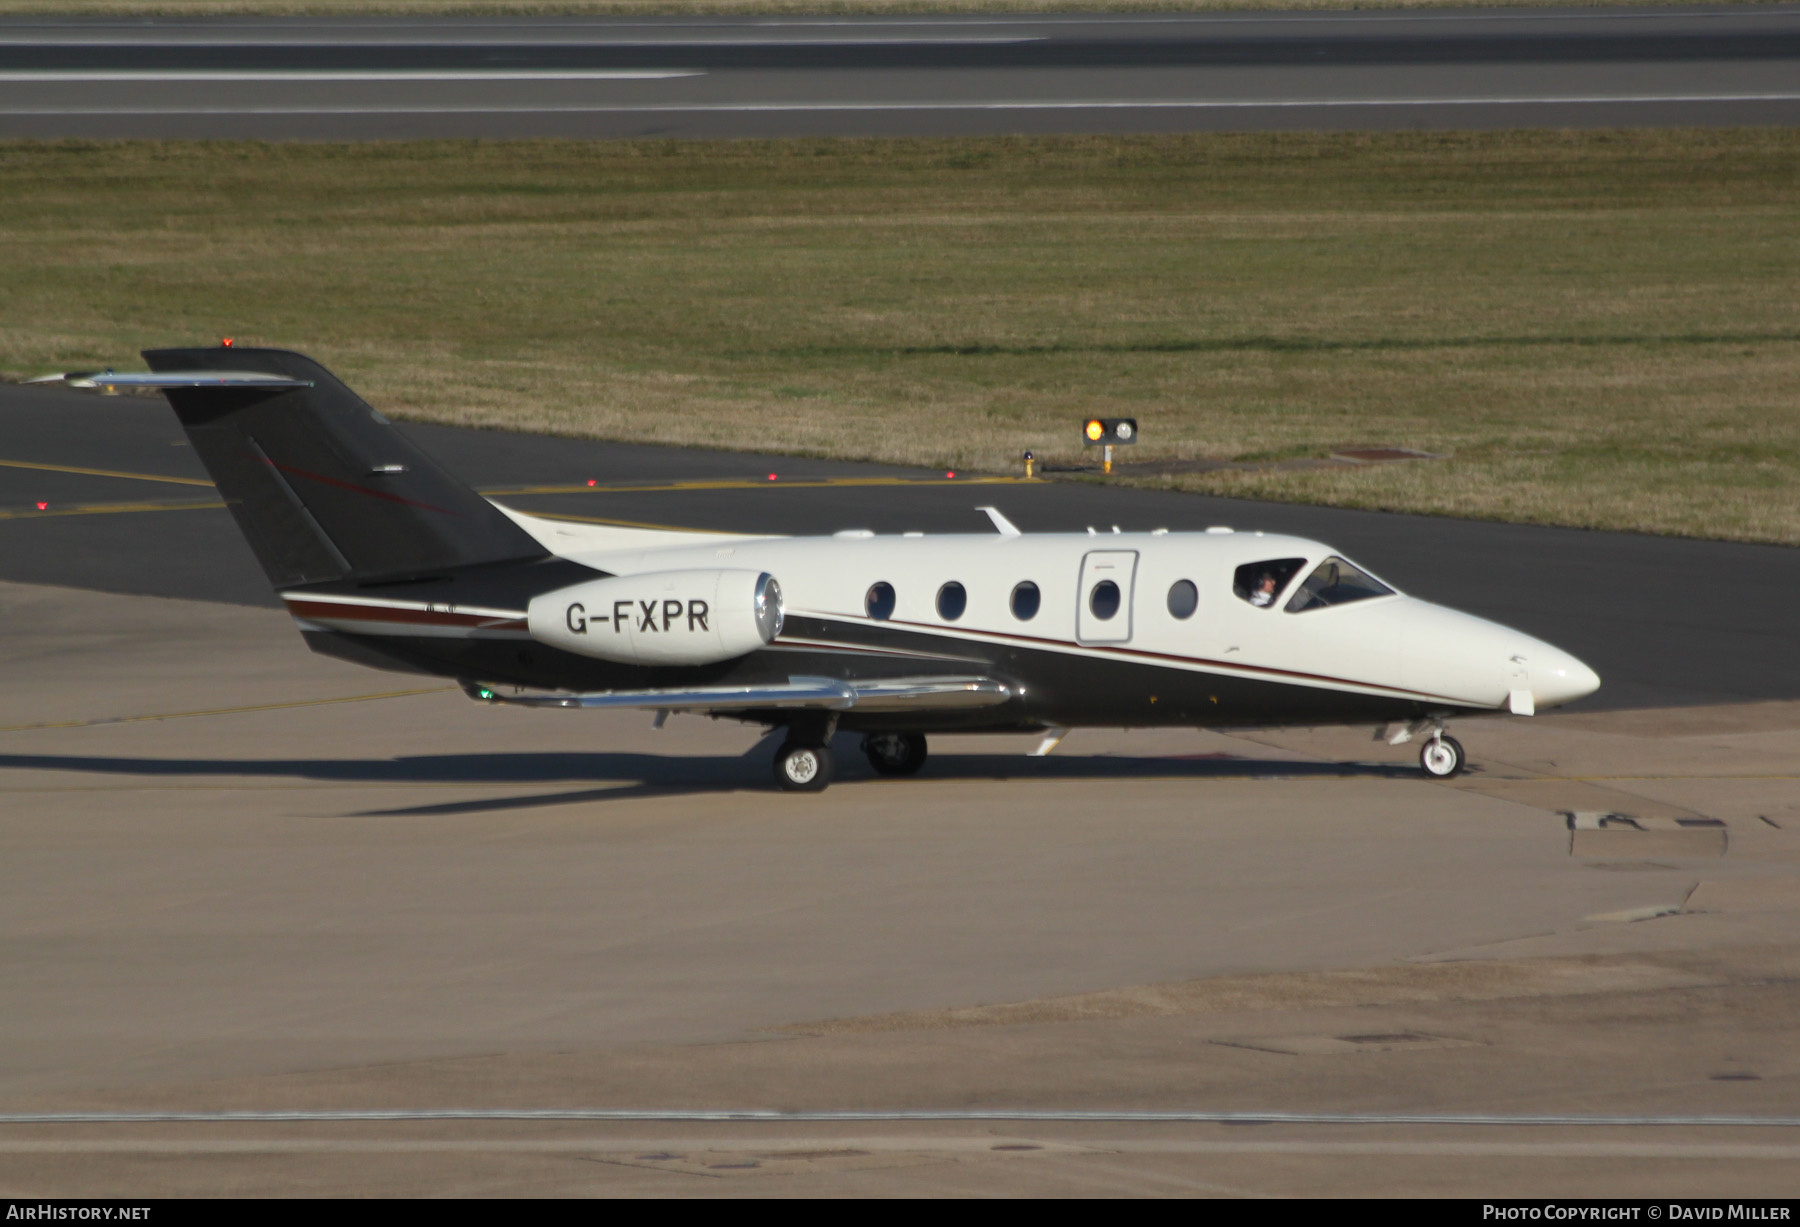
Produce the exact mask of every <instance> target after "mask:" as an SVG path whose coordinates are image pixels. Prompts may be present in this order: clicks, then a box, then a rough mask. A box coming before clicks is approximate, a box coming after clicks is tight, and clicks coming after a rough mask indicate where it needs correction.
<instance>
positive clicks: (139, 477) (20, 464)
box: [0, 460, 213, 489]
mask: <svg viewBox="0 0 1800 1227" xmlns="http://www.w3.org/2000/svg"><path fill="white" fill-rule="evenodd" d="M0 468H6V469H39V470H41V471H43V472H46V473H79V474H81V475H82V476H83V477H125V478H129V479H131V480H133V481H163V482H168V483H170V484H171V485H176V486H206V487H208V488H209V489H210V488H212V484H213V483H212V482H211V481H210V480H206V479H202V478H199V477H169V476H167V475H165V474H162V473H127V472H125V471H123V470H120V469H89V468H83V467H82V466H80V465H75V464H43V463H41V462H38V461H34V460H0Z"/></svg>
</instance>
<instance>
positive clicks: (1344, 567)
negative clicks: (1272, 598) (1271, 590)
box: [1287, 558, 1394, 613]
mask: <svg viewBox="0 0 1800 1227" xmlns="http://www.w3.org/2000/svg"><path fill="white" fill-rule="evenodd" d="M1392 595H1394V590H1393V589H1392V588H1390V587H1388V586H1387V585H1386V584H1384V583H1382V582H1381V581H1380V580H1378V579H1376V578H1375V577H1374V576H1373V575H1370V574H1369V573H1368V572H1366V571H1363V570H1360V569H1359V568H1358V567H1357V566H1356V565H1355V564H1354V563H1351V562H1347V561H1345V560H1344V559H1342V558H1327V559H1326V560H1325V561H1324V562H1322V563H1320V564H1319V565H1318V566H1316V567H1314V568H1313V573H1312V574H1311V575H1309V576H1307V577H1306V582H1305V583H1304V584H1301V585H1300V588H1299V591H1297V592H1295V593H1294V595H1293V597H1292V598H1291V599H1290V600H1289V601H1288V603H1287V611H1288V612H1289V613H1304V612H1306V611H1307V610H1309V609H1323V608H1324V607H1325V606H1327V605H1348V604H1349V603H1350V602H1351V601H1366V600H1368V599H1369V598H1370V597H1372V596H1392Z"/></svg>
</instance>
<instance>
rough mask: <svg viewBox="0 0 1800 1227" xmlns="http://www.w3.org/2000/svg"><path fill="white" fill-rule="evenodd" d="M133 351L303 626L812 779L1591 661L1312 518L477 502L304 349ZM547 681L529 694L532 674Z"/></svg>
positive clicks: (1441, 687)
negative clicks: (604, 515)
mask: <svg viewBox="0 0 1800 1227" xmlns="http://www.w3.org/2000/svg"><path fill="white" fill-rule="evenodd" d="M144 357H145V358H146V359H147V361H148V363H149V366H150V368H151V372H152V373H150V374H114V373H112V372H110V371H109V372H105V373H101V374H86V375H67V376H51V377H50V378H52V379H63V380H66V381H67V382H69V383H71V384H74V385H77V386H86V387H102V388H113V389H117V388H128V387H139V388H158V389H161V390H162V391H163V392H164V394H165V395H166V396H167V397H168V399H169V402H170V404H171V405H173V406H174V409H175V412H176V414H177V415H178V416H179V417H180V419H181V423H182V425H183V427H185V428H186V430H187V433H188V436H189V438H190V439H191V440H192V441H193V445H194V449H195V451H196V452H198V453H199V455H200V458H201V460H202V461H203V462H204V463H205V465H206V468H207V471H208V472H209V473H210V474H211V475H212V478H213V480H214V481H215V482H216V483H217V485H218V487H219V490H220V492H221V493H222V495H223V496H224V498H225V501H226V503H227V505H228V506H229V507H230V508H231V512H232V514H233V515H234V516H235V517H236V518H237V522H238V525H239V527H240V528H241V529H242V530H243V533H244V535H245V537H247V538H248V539H249V542H250V545H251V548H252V549H253V550H254V551H255V553H256V556H257V559H258V560H259V561H260V562H261V563H262V566H263V569H264V570H265V571H266V572H267V573H268V576H269V579H270V581H271V582H272V583H273V584H274V585H275V588H276V591H277V592H279V593H280V595H281V598H282V600H283V601H285V602H286V604H287V608H288V610H289V612H290V613H291V614H292V615H293V617H294V620H295V621H296V622H297V623H298V624H299V628H300V632H301V634H302V635H304V636H305V638H306V641H307V643H308V644H309V645H310V646H311V647H312V648H313V650H314V651H317V652H322V653H325V654H327V655H332V656H339V657H343V658H344V659H347V660H352V661H356V662H358V663H360V664H366V665H371V666H374V667H376V668H382V669H400V670H407V671H411V672H417V673H428V674H436V675H440V676H444V677H450V678H455V679H457V680H458V681H460V682H461V683H462V685H463V688H464V690H465V691H466V692H467V693H468V694H469V695H470V696H471V697H473V698H476V699H479V700H481V701H484V702H490V703H515V704H523V705H526V706H534V707H571V708H607V707H630V708H643V709H648V710H652V711H655V712H656V713H658V714H657V717H656V718H657V722H658V723H659V724H660V723H661V721H662V720H663V719H664V718H665V717H666V716H667V714H668V713H671V712H701V713H706V714H708V715H712V716H716V717H730V718H733V719H738V720H744V721H749V722H752V723H757V724H763V725H767V726H770V727H779V728H782V729H784V730H785V732H786V736H785V738H784V741H783V743H782V745H781V748H780V749H779V750H777V751H776V755H775V779H776V781H777V783H778V784H779V785H780V786H781V787H782V788H785V789H791V790H818V789H822V788H824V787H825V785H826V784H827V783H828V782H829V781H830V779H831V775H832V756H831V751H830V749H829V744H830V741H831V738H832V735H833V734H834V733H836V732H838V731H839V730H844V731H855V732H859V733H862V734H863V741H862V748H863V751H864V753H865V754H866V755H867V756H868V759H869V762H870V763H871V765H872V766H873V767H874V769H875V770H876V771H877V772H880V773H882V774H884V775H908V774H911V773H913V772H915V771H917V770H918V769H919V768H920V766H921V765H923V763H924V761H925V753H926V745H925V737H926V735H927V734H928V733H933V732H950V731H955V732H1040V733H1043V734H1045V739H1044V742H1043V744H1042V745H1041V746H1040V752H1046V751H1047V750H1048V748H1049V747H1050V746H1051V745H1052V744H1054V742H1055V740H1057V739H1058V738H1060V736H1061V735H1062V734H1063V733H1064V732H1066V731H1067V730H1068V729H1069V728H1072V727H1076V726H1106V727H1120V726H1139V727H1142V726H1152V725H1154V726H1168V725H1173V726H1183V727H1201V728H1229V727H1233V726H1238V727H1244V726H1256V727H1268V726H1275V725H1320V724H1345V723H1371V724H1377V725H1381V726H1385V732H1386V734H1387V736H1388V739H1389V740H1390V741H1391V742H1393V743H1395V744H1398V743H1399V742H1402V741H1405V740H1409V739H1411V738H1412V737H1415V736H1420V737H1423V747H1422V751H1421V754H1420V762H1421V765H1422V767H1423V769H1424V771H1425V773H1426V774H1427V775H1430V776H1434V777H1439V778H1444V777H1449V776H1453V775H1455V774H1457V773H1458V772H1459V771H1461V770H1462V768H1463V764H1464V756H1463V748H1462V746H1461V745H1460V744H1458V743H1457V741H1456V740H1455V739H1454V738H1451V737H1449V736H1446V735H1445V733H1444V720H1445V719H1446V718H1447V717H1449V716H1451V715H1454V714H1461V713H1484V712H1486V713H1491V712H1495V711H1510V712H1512V713H1514V714H1518V715H1531V714H1532V713H1533V712H1535V711H1536V710H1537V709H1539V708H1544V707H1550V706H1553V705H1556V704H1559V703H1566V702H1568V701H1570V700H1572V699H1576V698H1579V697H1581V696H1583V695H1586V694H1590V693H1592V692H1593V691H1594V690H1595V689H1596V688H1598V686H1599V684H1600V679H1599V678H1598V677H1597V676H1595V674H1594V672H1593V670H1591V669H1589V668H1588V667H1587V666H1586V665H1584V664H1582V663H1581V662H1580V661H1579V660H1576V659H1575V658H1574V657H1572V656H1570V655H1569V654H1568V653H1566V652H1562V651H1559V650H1558V649H1556V648H1554V647H1552V646H1550V645H1549V644H1547V643H1544V642H1542V641H1540V640H1537V639H1534V638H1532V637H1531V636H1529V635H1525V634H1523V633H1521V632H1519V631H1515V630H1511V629H1509V628H1507V627H1504V626H1500V625H1497V624H1495V623H1493V622H1488V621H1484V620H1483V619H1480V618H1476V617H1472V616H1470V615H1468V614H1463V613H1457V612H1455V611H1453V610H1450V609H1445V608H1442V607H1440V606H1437V605H1433V604H1430V603H1428V602H1426V601H1422V600H1418V599H1417V598H1414V597H1409V596H1406V595H1404V594H1403V593H1400V592H1398V591H1396V590H1395V589H1394V588H1393V587H1391V586H1390V585H1388V584H1385V583H1383V582H1382V581H1381V580H1379V579H1377V578H1376V577H1375V576H1374V575H1372V574H1370V573H1369V572H1368V571H1367V570H1365V569H1363V568H1361V567H1359V566H1357V565H1356V564H1354V563H1352V562H1351V561H1350V560H1349V559H1347V558H1345V557H1343V556H1342V555H1341V554H1339V553H1337V552H1336V551H1335V550H1333V549H1331V548H1330V547H1329V546H1326V545H1321V544H1320V543H1318V542H1316V541H1308V540H1304V539H1302V538H1298V537H1286V536H1276V535H1274V534H1264V533H1256V532H1233V531H1231V530H1229V529H1208V530H1207V531H1206V532H1204V533H1171V532H1166V531H1164V530H1160V529H1159V530H1157V531H1156V532H1151V533H1121V532H1118V531H1117V530H1114V531H1113V532H1111V533H1104V534H1096V533H1094V532H1093V530H1091V529H1090V530H1089V531H1088V533H1086V534H1069V533H1056V534H1036V533H1033V534H1025V533H1021V532H1020V531H1019V530H1018V529H1017V528H1015V527H1014V526H1013V525H1012V524H1011V522H1009V521H1008V520H1007V519H1006V518H1005V517H1004V516H1003V515H1002V514H1001V513H1000V512H999V511H997V510H995V509H994V508H981V509H980V510H984V511H986V512H987V514H988V516H989V517H990V519H991V521H992V524H993V529H994V531H992V532H991V533H983V534H969V535H936V534H934V535H930V536H926V535H923V534H918V533H906V534H903V535H901V536H877V535H875V534H873V533H869V532H860V531H858V532H840V533H836V534H834V535H832V536H829V537H755V536H742V535H735V534H724V533H689V532H673V531H668V532H665V531H651V530H644V529H631V528H620V527H608V526H604V525H589V524H576V523H570V522H564V521H558V520H554V519H546V518H542V517H538V516H531V515H525V514H523V513H521V512H518V511H514V510H511V509H510V508H507V507H503V506H500V505H499V504H496V503H492V502H490V501H488V500H487V499H485V498H483V497H481V496H480V495H479V494H477V493H476V492H475V491H473V490H471V489H469V488H468V487H467V486H465V485H464V484H463V483H462V482H460V481H458V480H457V479H456V478H454V477H452V476H451V475H450V474H449V473H448V472H446V471H445V470H444V469H442V468H441V467H439V466H438V465H437V464H436V463H434V462H433V461H432V460H431V458H430V457H428V456H427V455H425V454H424V453H423V452H422V451H420V450H419V449H418V448H417V447H415V446H414V445H413V444H412V443H411V442H410V441H408V439H407V438H406V436H405V435H403V434H401V433H400V432H399V431H397V430H395V429H394V427H393V426H392V425H391V424H390V423H389V421H388V420H387V419H386V418H385V417H383V416H382V415H381V414H380V413H379V412H377V411H376V410H374V409H372V408H370V407H369V405H367V404H366V403H365V402H363V401H362V400H361V399H360V398H359V397H357V396H356V395H355V393H353V392H351V391H350V390H349V389H348V388H346V387H345V386H344V385H343V384H342V383H340V382H339V381H338V380H337V379H335V378H334V377H333V376H332V375H331V374H330V373H329V372H327V371H326V370H325V369H324V368H323V367H321V366H320V365H318V364H317V363H315V362H313V361H312V360H311V359H308V358H305V357H302V356H301V355H299V354H294V353H289V352H286V351H282V350H272V349H249V348H231V347H220V348H215V349H162V350H150V351H146V352H145V354H144ZM531 690H537V691H547V692H550V693H535V694H534V693H527V691H531Z"/></svg>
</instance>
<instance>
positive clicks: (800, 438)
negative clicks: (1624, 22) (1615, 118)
mask: <svg viewBox="0 0 1800 1227" xmlns="http://www.w3.org/2000/svg"><path fill="white" fill-rule="evenodd" d="M1797 155H1800V134H1795V133H1791V132H1786V131H1778V130H1766V131H1765V130H1755V131H1740V132H1663V133H1643V132H1634V133H1582V134H1567V133H1560V134H1559V133H1515V134H1493V135H1480V134H1450V135H1444V134H1395V135H1384V136H1373V135H1335V136H1324V135H1257V136H1239V135H1206V136H1191V137H1168V138H1124V139H1100V138H1070V139H1057V140H1025V139H990V140H969V141H948V142H931V141H918V142H880V141H808V142H720V143H688V142H667V143H658V142H640V143H631V142H621V143H601V144H576V143H521V144H480V143H449V142H445V143H425V144H409V145H385V146H384V145H354V146H310V145H309V146H298V145H294V146H265V145H249V144H213V145H207V144H148V143H143V144H116V145H108V144H62V145H32V144H11V145H0V296H3V298H0V301H4V303H5V307H4V310H3V311H0V367H4V368H6V369H8V370H11V371H13V372H15V373H19V374H34V373H39V372H41V371H44V370H50V369H56V368H59V367H74V366H80V365H83V364H88V363H94V362H115V363H117V362H123V361H126V360H128V359H129V357H130V354H131V352H132V351H133V350H135V349H137V348H139V347H143V346H146V345H153V344H166V343H189V342H192V341H194V340H196V339H200V338H208V337H215V336H219V335H235V336H237V337H239V338H241V339H242V340H243V341H244V342H246V343H248V342H252V341H257V342H266V343H273V344H282V345H289V346H293V347H295V348H302V349H305V350H307V351H309V352H311V353H313V354H315V355H316V356H318V357H320V358H321V359H322V360H324V361H326V362H328V363H329V364H331V365H332V366H334V367H335V368H337V369H339V370H340V371H341V372H342V373H343V374H345V375H346V377H348V378H349V379H351V381H352V382H353V383H355V384H357V385H358V386H360V387H361V388H363V389H364V390H365V392H366V393H367V394H368V395H369V396H370V398H371V399H372V400H375V401H376V402H377V403H379V404H382V405H383V406H384V407H388V408H392V409H396V410H398V411H400V412H402V413H404V414H408V415H411V416H415V417H423V418H432V419H436V420H444V421H460V422H472V423H482V424H493V425H509V426H522V427H531V428H539V429H548V430H553V431H561V432H565V433H571V434H587V435H598V436H602V437H614V438H627V439H651V440H660V441H666V442H673V443H699V444H711V445H719V446H729V447H756V448H769V449H773V450H780V451H789V452H806V453H813V454H830V455H840V456H854V457H866V458H873V459H882V460H892V461H904V462H917V463H927V464H956V465H959V466H963V467H968V468H978V467H980V468H990V469H1005V468H1009V467H1012V466H1013V462H1014V459H1015V457H1016V456H1017V455H1018V453H1019V452H1020V451H1021V450H1023V449H1024V448H1027V447H1030V448H1033V449H1034V450H1036V451H1037V452H1038V453H1039V455H1040V456H1045V455H1055V454H1057V453H1062V454H1064V455H1073V454H1074V453H1075V451H1076V448H1075V447H1074V446H1073V445H1072V444H1073V435H1074V426H1075V424H1076V423H1077V422H1078V420H1079V419H1080V417H1081V416H1082V415H1084V414H1087V413H1091V412H1116V413H1120V414H1129V415H1135V416H1137V417H1138V418H1140V419H1141V421H1142V423H1143V428H1144V432H1145V438H1146V442H1145V443H1144V444H1143V445H1142V446H1140V447H1139V448H1138V449H1136V454H1135V455H1134V457H1133V458H1134V459H1137V458H1148V457H1152V456H1182V457H1196V456H1224V457H1235V458H1244V459H1257V458H1279V457H1286V456H1306V455H1323V454H1325V453H1327V452H1329V451H1331V450H1333V449H1334V448H1337V447H1341V446H1345V445H1355V444H1387V445H1395V446H1403V447H1414V448H1419V449H1421V450H1425V451H1430V452H1436V453H1448V454H1449V455H1450V456H1451V457H1452V458H1451V459H1450V460H1447V461H1442V462H1431V463H1421V464H1409V465H1389V466H1376V467H1371V468H1368V469H1363V470H1356V471H1341V470H1312V471H1305V470H1302V471H1293V470H1264V471H1248V472H1246V471H1232V472H1223V473H1214V474H1206V475H1198V476H1189V477H1183V478H1180V479H1172V484H1179V485H1181V486H1183V487H1185V488H1190V489H1204V490H1210V491H1217V492H1222V493H1229V494H1239V495H1249V496H1257V497H1272V498H1282V499H1289V500H1297V501H1320V502H1331V503H1338V504H1345V505H1351V506H1364V507H1382V508H1397V509H1407V510H1417V511H1435V512H1448V513H1451V514H1458V515H1472V516H1486V517H1503V518H1507V519H1518V520H1530V521H1538V522H1549V523H1563V524H1581V525H1592V526H1603V527H1612V528H1636V529H1644V530H1648V531H1655V532H1671V533H1684V534H1692V535H1700V536H1716V537H1729V538H1736V539H1742V540H1761V541H1780V542H1787V543H1800V414H1797V413H1796V412H1795V408H1794V400H1795V393H1796V390H1797V389H1800V319H1797V318H1796V308H1795V301H1794V288H1795V286H1796V285H1797V284H1800V209H1796V207H1795V206H1796V203H1797V196H1796V187H1797V186H1800V182H1797V180H1800V158H1797Z"/></svg>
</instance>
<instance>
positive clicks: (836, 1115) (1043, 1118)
mask: <svg viewBox="0 0 1800 1227" xmlns="http://www.w3.org/2000/svg"><path fill="white" fill-rule="evenodd" d="M296 1121H302V1122H304V1121H311V1122H321V1121H326V1122H339V1121H620V1122H640V1123H641V1122H648V1121H669V1122H681V1123H688V1124H691V1123H700V1122H720V1123H726V1124H733V1123H758V1122H770V1123H777V1124H779V1123H784V1122H786V1123H792V1122H805V1123H809V1124H838V1123H846V1122H848V1123H855V1122H881V1123H886V1124H898V1123H906V1122H927V1123H944V1122H962V1123H996V1122H998V1123H1006V1122H1024V1123H1033V1124H1048V1123H1059V1124H1114V1125H1118V1124H1175V1125H1188V1124H1193V1125H1246V1124H1257V1125H1434V1126H1436V1125H1513V1126H1519V1125H1550V1126H1572V1127H1576V1128H1603V1127H1637V1126H1657V1127H1684V1128H1746V1127H1748V1128H1780V1129H1800V1116H1706V1115H1692V1116H1688V1115H1662V1116H1575V1115H1561V1114H1533V1113H1529V1112H1520V1113H1491V1112H1473V1113H1454V1112H1443V1113H1439V1112H1131V1111H1119V1112H1085V1111H1067V1112H1059V1111H1054V1110H1038V1109H1030V1108H1021V1109H1008V1108H992V1109H987V1110H982V1109H959V1108H947V1109H942V1110H934V1109H918V1110H894V1111H883V1110H880V1109H871V1110H867V1111H860V1110H847V1111H827V1110H820V1111H791V1112H789V1111H781V1110H779V1109H775V1108H344V1109H338V1110H329V1109H328V1110H320V1111H306V1110H296V1111H291V1112H289V1111H264V1112H254V1111H244V1112H0V1125H108V1124H112V1125H143V1124H245V1123H254V1124H274V1123H285V1122H296Z"/></svg>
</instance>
